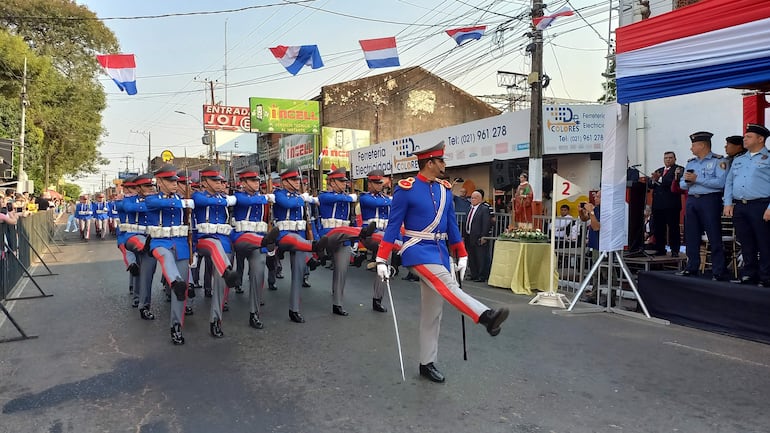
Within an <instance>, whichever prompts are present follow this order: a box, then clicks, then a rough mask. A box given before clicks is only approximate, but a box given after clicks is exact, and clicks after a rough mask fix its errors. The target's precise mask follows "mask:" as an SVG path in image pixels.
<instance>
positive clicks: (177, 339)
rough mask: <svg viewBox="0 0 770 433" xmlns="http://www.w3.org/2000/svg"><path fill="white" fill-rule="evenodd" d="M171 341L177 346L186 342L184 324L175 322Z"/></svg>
mask: <svg viewBox="0 0 770 433" xmlns="http://www.w3.org/2000/svg"><path fill="white" fill-rule="evenodd" d="M171 342H172V343H174V345H175V346H179V345H182V344H184V337H183V336H182V325H180V324H178V323H174V326H172V327H171Z"/></svg>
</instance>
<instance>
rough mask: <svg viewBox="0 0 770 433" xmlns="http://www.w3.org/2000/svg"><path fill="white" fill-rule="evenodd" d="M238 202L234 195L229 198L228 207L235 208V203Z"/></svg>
mask: <svg viewBox="0 0 770 433" xmlns="http://www.w3.org/2000/svg"><path fill="white" fill-rule="evenodd" d="M237 201H238V199H236V198H235V196H234V195H228V196H227V205H228V206H235V203H236V202H237Z"/></svg>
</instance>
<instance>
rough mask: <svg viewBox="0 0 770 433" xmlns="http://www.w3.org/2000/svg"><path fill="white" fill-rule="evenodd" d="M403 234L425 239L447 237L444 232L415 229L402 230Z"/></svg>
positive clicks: (431, 239) (442, 239) (445, 238)
mask: <svg viewBox="0 0 770 433" xmlns="http://www.w3.org/2000/svg"><path fill="white" fill-rule="evenodd" d="M404 235H405V236H409V237H410V238H417V239H422V240H426V241H445V240H447V239H448V238H449V237H448V236H447V234H446V233H431V232H418V231H416V230H404Z"/></svg>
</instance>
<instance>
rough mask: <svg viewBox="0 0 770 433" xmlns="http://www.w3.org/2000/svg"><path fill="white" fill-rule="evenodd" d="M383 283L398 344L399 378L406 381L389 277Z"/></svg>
mask: <svg viewBox="0 0 770 433" xmlns="http://www.w3.org/2000/svg"><path fill="white" fill-rule="evenodd" d="M385 285H386V286H387V288H388V300H390V311H391V312H392V313H393V327H394V328H395V329H396V344H397V345H398V361H399V363H401V380H402V381H403V382H406V376H404V355H403V354H402V353H401V337H400V336H399V334H398V322H397V321H396V307H395V305H393V294H392V293H391V292H390V278H385Z"/></svg>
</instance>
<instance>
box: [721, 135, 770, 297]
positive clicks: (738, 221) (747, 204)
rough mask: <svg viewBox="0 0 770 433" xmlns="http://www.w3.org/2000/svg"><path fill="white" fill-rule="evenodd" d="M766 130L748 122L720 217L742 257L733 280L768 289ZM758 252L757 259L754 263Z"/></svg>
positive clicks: (769, 167) (769, 218) (769, 172)
mask: <svg viewBox="0 0 770 433" xmlns="http://www.w3.org/2000/svg"><path fill="white" fill-rule="evenodd" d="M768 136H770V130H768V129H767V128H765V127H764V126H762V125H756V124H752V123H750V124H749V125H748V126H747V127H746V134H745V136H744V138H743V146H744V147H745V148H746V150H747V152H746V153H743V154H741V155H737V156H736V157H735V159H733V164H732V167H731V168H730V172H729V173H728V174H727V181H726V182H725V195H724V205H725V207H724V214H725V216H732V217H733V226H734V227H735V234H736V235H737V237H738V241H740V243H741V253H742V255H743V271H742V276H741V278H740V279H739V280H738V281H736V282H738V283H741V284H756V283H757V282H759V283H760V284H761V285H762V286H763V287H770V223H769V222H768V221H770V150H768V149H767V147H765V141H766V140H767V137H768ZM757 253H759V260H757Z"/></svg>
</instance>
